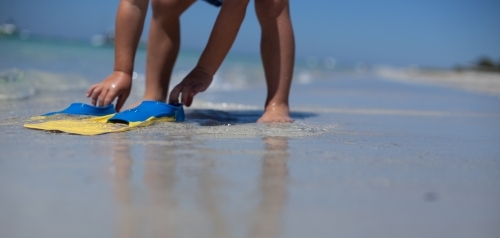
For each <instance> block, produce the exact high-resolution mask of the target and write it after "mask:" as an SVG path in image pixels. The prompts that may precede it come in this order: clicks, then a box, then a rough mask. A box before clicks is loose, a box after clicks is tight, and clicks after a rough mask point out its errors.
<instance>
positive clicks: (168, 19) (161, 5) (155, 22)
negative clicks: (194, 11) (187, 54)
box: [144, 0, 196, 102]
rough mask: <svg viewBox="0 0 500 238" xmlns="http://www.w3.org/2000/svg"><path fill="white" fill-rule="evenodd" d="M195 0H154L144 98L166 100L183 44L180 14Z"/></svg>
mask: <svg viewBox="0 0 500 238" xmlns="http://www.w3.org/2000/svg"><path fill="white" fill-rule="evenodd" d="M195 1H196V0H152V2H151V6H152V8H153V17H152V19H151V25H150V28H149V37H148V46H147V59H146V91H145V92H144V100H156V101H161V102H164V101H165V100H166V98H167V94H168V85H169V83H170V76H171V74H172V69H173V67H174V64H175V61H176V59H177V55H178V53H179V48H180V22H179V18H180V16H181V14H182V13H183V12H184V11H185V10H186V9H187V8H189V6H191V4H193V3H194V2H195Z"/></svg>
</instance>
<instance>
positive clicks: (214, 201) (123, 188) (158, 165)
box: [113, 137, 289, 238]
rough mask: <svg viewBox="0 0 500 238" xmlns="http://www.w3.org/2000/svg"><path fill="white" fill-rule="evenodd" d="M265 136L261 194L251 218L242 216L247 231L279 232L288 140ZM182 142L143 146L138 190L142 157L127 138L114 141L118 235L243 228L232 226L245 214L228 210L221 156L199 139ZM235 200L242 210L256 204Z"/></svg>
mask: <svg viewBox="0 0 500 238" xmlns="http://www.w3.org/2000/svg"><path fill="white" fill-rule="evenodd" d="M183 140H184V142H186V141H187V140H188V141H189V140H191V139H190V138H184V139H183ZM117 142H118V141H117ZM198 142H199V141H198ZM263 142H264V144H265V145H264V149H265V150H264V156H263V158H262V169H261V172H260V175H259V176H258V177H257V179H258V181H257V184H258V189H257V191H258V193H259V194H258V195H259V196H258V197H259V200H258V203H257V205H256V207H255V208H252V209H250V210H251V212H249V213H248V214H247V215H246V219H244V220H241V221H245V222H248V224H240V225H242V226H240V225H238V227H243V228H244V230H248V231H249V232H248V233H247V237H279V236H280V233H281V230H282V216H283V211H284V207H285V205H286V200H287V199H286V197H287V183H288V177H287V176H288V170H287V160H288V157H289V153H288V152H287V150H288V141H287V139H286V138H285V137H266V138H263ZM183 145H184V146H183V148H179V147H177V146H175V145H173V144H172V145H155V144H148V145H146V146H145V147H144V149H145V152H144V155H145V156H144V177H143V180H142V181H143V184H144V188H145V189H146V190H145V193H143V194H142V193H138V194H137V191H141V190H142V189H138V188H136V189H132V185H131V184H132V180H133V179H132V177H133V176H132V164H133V162H134V161H135V162H136V166H139V167H141V165H140V161H142V160H140V159H136V160H133V159H132V158H131V153H130V151H131V149H130V148H129V145H128V144H120V143H117V144H116V145H115V146H114V147H113V148H114V152H113V166H114V168H113V169H114V171H115V173H114V175H113V176H114V177H113V186H114V195H115V202H116V205H117V209H118V210H117V212H116V215H117V218H116V221H117V231H116V237H144V236H145V237H217V238H224V237H235V236H237V235H235V233H239V234H242V233H241V231H239V230H235V228H232V227H230V226H229V224H231V225H232V224H235V223H234V221H235V220H236V221H240V219H238V218H236V219H235V218H234V213H233V212H231V211H230V212H229V214H228V212H227V208H226V207H225V204H226V202H227V199H228V198H227V197H224V196H225V195H224V194H225V193H224V191H223V190H225V189H226V190H227V187H225V184H226V183H224V182H223V180H224V178H223V176H222V175H221V174H220V172H218V171H217V170H216V169H217V163H216V162H217V158H213V157H212V156H210V155H207V154H206V153H205V154H204V153H203V152H202V151H200V149H199V147H197V144H196V143H186V144H184V143H183ZM186 161H191V162H192V163H194V166H193V164H189V163H188V165H189V166H187V167H186V166H185V165H186ZM186 171H187V172H186ZM191 186H194V189H193V188H190V187H191ZM142 197H144V198H145V199H140V198H142ZM236 203H237V204H238V205H239V207H241V208H245V209H243V210H247V209H246V207H248V206H251V205H250V204H253V203H248V201H237V202H236ZM231 215H232V216H231ZM238 217H239V216H238ZM248 218H249V219H248ZM244 233H246V232H244Z"/></svg>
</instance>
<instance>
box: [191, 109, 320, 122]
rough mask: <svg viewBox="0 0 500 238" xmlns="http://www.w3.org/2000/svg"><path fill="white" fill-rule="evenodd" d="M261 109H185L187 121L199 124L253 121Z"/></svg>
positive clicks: (294, 115) (297, 114)
mask: <svg viewBox="0 0 500 238" xmlns="http://www.w3.org/2000/svg"><path fill="white" fill-rule="evenodd" d="M262 113H264V111H262V110H228V111H220V110H212V109H193V110H187V111H186V118H187V120H188V121H189V122H197V123H199V124H200V125H201V126H217V125H227V124H245V123H255V122H257V120H258V119H259V118H260V117H261V116H262ZM290 116H291V117H292V118H293V119H294V120H301V119H305V118H309V117H315V116H318V114H316V113H309V112H291V113H290Z"/></svg>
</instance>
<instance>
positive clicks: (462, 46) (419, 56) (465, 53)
mask: <svg viewBox="0 0 500 238" xmlns="http://www.w3.org/2000/svg"><path fill="white" fill-rule="evenodd" d="M290 2H291V13H292V21H293V24H294V28H295V36H296V43H297V56H298V58H299V60H300V59H302V58H305V57H307V56H310V55H313V56H317V57H320V58H322V57H333V58H335V59H337V61H339V62H346V63H355V62H360V61H362V62H367V63H374V64H377V63H380V64H391V65H398V66H405V65H409V64H418V65H422V66H431V67H453V66H454V65H456V64H464V63H468V62H473V61H474V60H476V59H477V58H478V57H479V56H489V57H490V58H493V59H494V60H495V61H497V62H500V30H498V29H500V1H498V0H413V1H410V0H376V1H374V0H290ZM117 4H118V0H113V1H109V0H105V1H103V0H85V1H70V0H0V22H2V21H5V20H6V19H8V18H13V19H14V20H15V21H16V23H17V24H18V25H19V26H20V27H22V28H24V29H28V30H30V31H31V32H33V33H36V34H45V35H54V36H61V37H71V38H90V36H91V35H93V34H96V33H100V32H103V31H104V30H106V29H107V28H109V27H112V26H113V25H114V18H115V13H116V7H117ZM252 4H253V3H252ZM252 4H251V5H250V7H249V9H248V12H247V17H246V19H245V22H244V24H243V26H242V28H241V31H240V34H239V36H238V39H237V41H236V42H235V45H234V46H233V51H234V52H243V53H250V54H256V55H257V54H258V52H259V50H258V49H259V39H260V30H259V25H258V23H257V20H256V17H255V13H254V9H253V6H252ZM217 13H218V9H217V8H215V7H212V6H211V5H209V4H206V3H204V2H201V1H200V2H198V3H195V4H194V5H193V7H191V9H189V10H188V11H187V12H186V13H185V14H184V15H183V16H182V44H183V45H182V46H183V47H187V48H194V49H201V48H202V47H203V46H204V45H205V43H206V40H207V38H208V35H209V33H210V30H211V27H212V26H213V22H214V20H215V17H216V16H217ZM148 18H149V17H148ZM146 24H149V20H148V21H147V23H146ZM146 35H147V27H145V32H144V36H146Z"/></svg>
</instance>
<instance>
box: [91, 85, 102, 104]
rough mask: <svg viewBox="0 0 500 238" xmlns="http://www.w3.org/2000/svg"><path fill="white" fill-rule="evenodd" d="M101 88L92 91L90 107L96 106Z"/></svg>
mask: <svg viewBox="0 0 500 238" xmlns="http://www.w3.org/2000/svg"><path fill="white" fill-rule="evenodd" d="M101 90H102V88H101V87H97V88H95V89H94V90H93V91H92V105H94V106H95V105H96V104H97V99H98V98H99V95H100V94H101Z"/></svg>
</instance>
